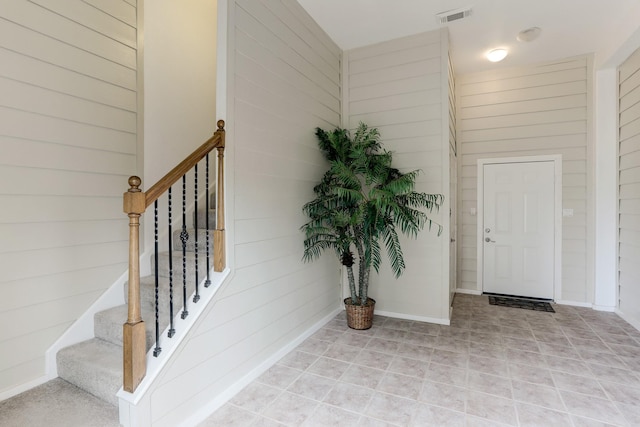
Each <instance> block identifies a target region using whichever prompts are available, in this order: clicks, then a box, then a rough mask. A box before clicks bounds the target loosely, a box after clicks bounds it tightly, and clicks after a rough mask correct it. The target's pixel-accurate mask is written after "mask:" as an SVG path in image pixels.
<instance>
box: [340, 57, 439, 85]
mask: <svg viewBox="0 0 640 427" xmlns="http://www.w3.org/2000/svg"><path fill="white" fill-rule="evenodd" d="M388 65H389V64H388ZM439 72H440V58H430V59H425V60H423V61H418V62H411V63H408V64H391V65H389V66H388V67H387V68H381V69H371V70H363V71H362V72H360V73H357V74H350V75H349V88H350V89H351V90H353V89H357V88H360V87H363V86H371V85H376V84H380V83H385V82H388V81H389V76H393V77H394V79H395V80H402V79H408V78H411V77H420V76H425V75H431V74H436V73H439Z"/></svg>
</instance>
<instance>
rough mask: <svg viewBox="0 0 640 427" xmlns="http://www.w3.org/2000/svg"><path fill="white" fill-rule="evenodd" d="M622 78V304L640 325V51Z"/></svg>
mask: <svg viewBox="0 0 640 427" xmlns="http://www.w3.org/2000/svg"><path fill="white" fill-rule="evenodd" d="M618 79H619V85H620V86H619V96H620V101H619V103H618V105H619V109H620V110H619V114H620V116H619V126H620V129H619V138H620V145H619V164H618V166H619V173H618V179H619V193H618V195H619V202H618V215H619V219H618V221H619V223H618V226H619V235H618V239H619V243H618V256H619V258H618V260H619V261H618V262H619V265H618V269H619V301H620V311H622V312H623V313H624V315H625V316H627V317H628V318H629V319H631V320H633V321H635V322H636V324H640V286H639V283H640V266H639V265H638V259H640V50H637V51H636V52H635V53H634V54H632V55H631V56H630V57H629V59H627V60H626V61H625V62H624V63H623V64H622V65H620V67H619V68H618Z"/></svg>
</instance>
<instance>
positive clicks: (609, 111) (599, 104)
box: [593, 67, 618, 311]
mask: <svg viewBox="0 0 640 427" xmlns="http://www.w3.org/2000/svg"><path fill="white" fill-rule="evenodd" d="M616 73H617V69H616V68H615V67H614V68H607V69H603V70H599V71H597V72H596V76H595V86H596V87H595V93H596V96H595V127H596V129H595V156H594V157H595V174H594V176H595V177H596V178H595V183H594V191H595V226H596V236H595V290H594V296H593V306H594V308H595V309H597V310H606V311H613V310H615V308H616V307H617V304H618V301H617V290H616V283H617V280H616V277H617V276H616V275H617V273H616V272H617V262H616V258H617V254H618V250H617V227H618V221H617V208H616V207H617V206H618V202H617V194H618V192H617V185H618V180H617V176H618V172H617V166H618V161H617V159H618V150H617V146H618V132H617V129H618V120H617V114H618V108H617V93H618V90H617V84H618V81H617V78H616Z"/></svg>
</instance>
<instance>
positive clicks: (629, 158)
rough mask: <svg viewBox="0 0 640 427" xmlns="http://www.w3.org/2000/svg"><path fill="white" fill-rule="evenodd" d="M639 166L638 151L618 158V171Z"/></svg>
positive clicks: (639, 153)
mask: <svg viewBox="0 0 640 427" xmlns="http://www.w3.org/2000/svg"><path fill="white" fill-rule="evenodd" d="M638 165H640V151H632V152H631V153H628V154H625V155H623V156H621V157H620V170H621V171H623V170H625V169H631V168H635V167H637V166H638Z"/></svg>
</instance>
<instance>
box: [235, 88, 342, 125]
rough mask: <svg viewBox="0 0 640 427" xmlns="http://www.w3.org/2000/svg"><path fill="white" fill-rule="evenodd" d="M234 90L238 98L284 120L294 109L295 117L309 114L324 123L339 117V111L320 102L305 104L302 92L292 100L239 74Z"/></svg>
mask: <svg viewBox="0 0 640 427" xmlns="http://www.w3.org/2000/svg"><path fill="white" fill-rule="evenodd" d="M236 91H237V93H238V96H239V97H240V98H243V99H247V100H251V102H252V103H253V104H254V105H255V106H256V107H257V108H262V109H264V110H266V111H269V110H270V111H271V112H272V113H273V114H278V115H280V116H281V117H283V118H284V119H285V120H286V116H287V113H288V112H289V111H296V114H295V116H297V117H300V116H310V118H311V119H314V118H315V119H316V120H317V119H321V120H322V121H323V122H326V123H335V122H336V120H337V119H338V118H339V117H340V113H339V112H336V111H333V110H331V109H330V108H329V107H326V106H324V105H322V104H318V103H313V104H311V105H310V104H305V103H304V101H305V100H306V99H308V98H306V96H304V95H303V94H300V93H299V94H298V97H297V99H295V100H292V99H291V96H290V94H287V93H282V92H280V93H273V92H271V91H270V90H269V89H268V88H267V87H265V86H264V84H261V82H260V83H253V82H250V81H248V80H245V79H244V78H242V77H240V76H239V78H238V79H237V82H236ZM295 92H297V91H295V90H292V91H291V93H295ZM288 95H289V96H288ZM291 120H293V121H295V120H296V117H291Z"/></svg>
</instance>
